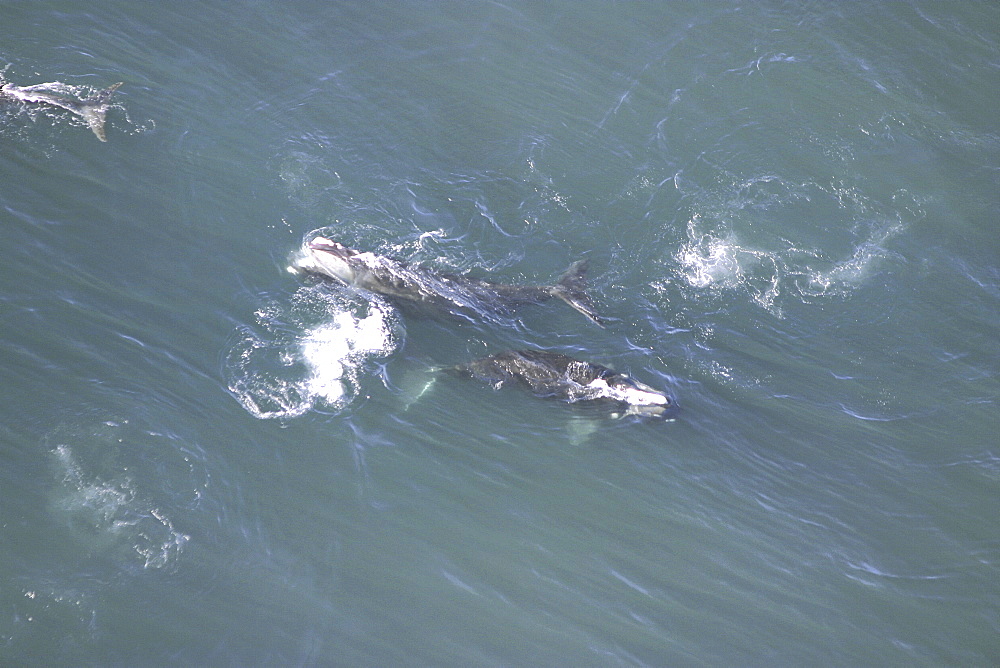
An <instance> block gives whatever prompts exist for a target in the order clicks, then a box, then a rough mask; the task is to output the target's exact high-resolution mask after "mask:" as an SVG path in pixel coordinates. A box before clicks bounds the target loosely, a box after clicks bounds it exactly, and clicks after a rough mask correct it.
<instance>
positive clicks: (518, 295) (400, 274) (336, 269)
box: [295, 237, 604, 327]
mask: <svg viewBox="0 0 1000 668" xmlns="http://www.w3.org/2000/svg"><path fill="white" fill-rule="evenodd" d="M303 251H304V253H303V256H302V257H301V258H300V259H299V260H297V261H296V263H295V267H296V268H298V269H302V270H304V271H309V272H313V273H316V274H321V275H323V276H327V277H330V278H334V279H336V280H338V281H341V282H343V283H345V284H347V285H353V286H356V287H359V288H364V289H365V290H371V291H372V292H378V293H380V294H383V295H386V296H388V297H391V298H395V299H401V300H406V301H412V302H420V303H424V304H430V305H435V306H443V307H445V308H459V309H472V310H478V311H482V310H484V309H485V310H496V309H497V308H505V307H507V306H510V305H517V304H522V303H539V302H543V301H546V300H548V299H551V298H552V297H558V298H559V299H561V300H563V301H564V302H566V303H567V304H569V305H570V306H572V307H573V308H574V309H576V310H577V311H579V312H580V313H582V314H583V315H585V316H587V317H588V318H589V319H590V320H592V321H593V322H595V323H597V324H598V325H600V326H602V327H603V326H604V325H603V324H602V323H601V319H600V317H599V316H598V315H597V313H596V311H595V310H594V307H593V304H592V302H591V301H590V297H589V296H588V295H587V293H586V292H585V290H584V280H585V276H586V272H587V261H586V260H580V261H578V262H576V263H574V264H573V265H572V266H571V267H570V268H569V269H568V270H567V271H566V273H565V274H563V276H562V278H560V279H559V282H558V283H556V285H545V286H530V285H504V284H501V283H492V282H490V281H481V280H476V279H473V278H467V277H465V276H457V275H454V274H443V273H438V272H435V271H433V270H430V269H427V268H424V267H420V266H419V265H411V264H407V263H405V262H401V261H399V260H394V259H392V258H388V257H384V256H381V255H375V254H374V253H363V252H360V251H357V250H354V249H352V248H348V247H347V246H344V245H343V244H340V243H338V242H336V241H333V240H331V239H327V238H325V237H315V238H314V239H312V240H311V241H309V242H308V243H306V244H305V246H304V248H303Z"/></svg>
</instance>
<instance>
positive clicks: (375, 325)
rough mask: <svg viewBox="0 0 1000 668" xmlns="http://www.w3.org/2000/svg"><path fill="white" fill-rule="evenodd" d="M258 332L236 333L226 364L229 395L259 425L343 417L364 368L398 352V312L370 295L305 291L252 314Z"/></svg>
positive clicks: (247, 329)
mask: <svg viewBox="0 0 1000 668" xmlns="http://www.w3.org/2000/svg"><path fill="white" fill-rule="evenodd" d="M257 321H258V323H259V325H260V326H261V328H262V330H263V331H262V332H258V331H255V330H252V329H250V328H244V329H241V330H240V331H239V332H238V333H237V341H236V343H235V344H234V345H233V347H232V348H231V350H230V352H229V354H228V356H227V359H226V374H227V379H228V386H229V390H230V391H231V392H232V393H233V396H235V397H236V399H237V400H238V401H239V402H240V404H242V405H243V407H244V408H245V409H246V410H247V411H248V412H249V413H250V414H251V415H253V416H254V417H256V418H259V419H262V420H263V419H272V418H293V417H297V416H300V415H304V414H305V413H307V412H309V411H310V410H313V409H315V408H317V407H322V408H325V409H327V410H333V411H341V410H343V409H344V408H346V407H347V406H348V405H349V404H350V403H351V401H353V400H354V399H355V398H356V397H357V395H358V394H359V393H360V390H361V386H362V376H363V373H364V370H365V365H366V364H367V363H369V362H370V361H371V360H374V359H378V358H382V357H386V356H388V355H390V354H391V353H392V352H394V351H395V350H396V348H397V347H398V346H399V342H400V338H401V326H400V323H399V320H398V318H397V316H396V313H395V311H394V310H393V309H392V307H390V306H389V305H388V304H387V303H386V302H384V301H383V300H381V299H380V298H378V297H375V296H372V295H364V296H362V295H361V294H359V293H357V292H354V291H351V290H348V289H343V290H330V289H328V288H323V287H304V288H300V289H299V291H298V292H297V293H296V294H295V296H294V297H293V298H292V301H291V304H290V305H289V306H285V305H282V304H279V303H277V302H272V303H271V304H269V305H268V306H266V307H264V308H262V309H260V310H259V311H258V312H257Z"/></svg>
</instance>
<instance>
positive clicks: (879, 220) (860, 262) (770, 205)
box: [674, 177, 923, 317]
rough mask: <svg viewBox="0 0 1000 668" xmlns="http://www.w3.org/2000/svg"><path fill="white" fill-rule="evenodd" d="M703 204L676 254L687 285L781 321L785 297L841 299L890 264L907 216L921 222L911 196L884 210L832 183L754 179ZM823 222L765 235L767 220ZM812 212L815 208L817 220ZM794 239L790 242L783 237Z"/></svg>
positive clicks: (709, 194) (710, 194)
mask: <svg viewBox="0 0 1000 668" xmlns="http://www.w3.org/2000/svg"><path fill="white" fill-rule="evenodd" d="M699 195H700V196H701V197H702V198H704V205H703V206H699V207H698V209H699V211H698V212H695V213H693V214H692V216H691V217H690V219H689V220H688V223H687V240H686V241H685V242H684V243H683V244H682V245H681V246H680V247H679V248H678V250H677V251H676V252H675V254H674V260H675V261H676V262H677V264H678V266H679V268H680V272H681V277H682V278H683V280H684V281H685V282H686V283H688V284H689V285H690V286H692V287H694V288H699V289H702V288H704V289H711V290H716V291H735V292H743V293H745V294H746V295H747V296H748V297H749V298H750V299H751V300H752V301H753V302H754V303H755V304H757V305H758V306H761V307H762V308H764V309H766V310H768V311H769V312H771V313H772V314H774V315H776V316H779V317H780V316H781V315H782V310H783V304H785V303H787V300H788V299H789V298H791V299H799V300H802V301H809V300H811V299H813V298H817V297H823V296H827V297H833V296H845V295H847V294H850V293H851V292H853V291H854V290H855V289H857V288H858V287H859V286H861V285H863V284H864V283H865V281H867V280H868V279H869V278H870V277H871V276H872V275H873V273H874V272H875V271H876V270H877V269H879V268H880V267H882V266H884V265H885V261H886V260H888V259H890V258H892V257H895V254H894V253H892V252H891V250H889V246H890V243H891V241H892V239H893V238H894V237H896V236H897V235H899V234H901V233H903V232H905V230H906V229H907V227H908V223H907V220H906V219H905V218H904V216H903V213H901V211H903V212H905V213H906V217H907V218H909V217H913V218H914V219H915V218H919V217H920V216H922V215H923V213H922V210H921V207H920V204H919V202H917V201H916V200H914V198H913V197H912V196H910V195H909V193H906V192H903V191H900V192H899V193H896V195H895V196H894V200H895V199H898V200H900V201H901V202H902V204H903V205H904V206H900V202H894V205H895V207H894V208H893V209H891V210H887V211H884V212H883V211H882V210H881V209H882V207H879V206H878V205H877V204H876V203H874V202H871V201H868V200H867V199H866V198H865V197H864V196H863V195H862V194H861V193H859V192H858V191H857V190H856V189H852V188H846V187H843V186H840V185H837V184H831V185H828V186H820V185H817V184H813V183H806V184H798V185H796V184H791V185H790V184H788V183H785V182H784V181H782V180H781V179H778V178H777V177H760V178H757V179H750V180H748V181H745V182H742V183H739V184H734V186H733V187H732V189H731V190H730V189H723V191H722V192H701V193H699ZM803 206H805V209H803V211H802V213H803V215H817V216H820V215H823V214H824V213H825V214H826V215H829V216H830V218H829V219H822V218H819V219H817V220H815V221H812V222H811V223H810V224H809V225H802V226H801V227H800V228H792V229H785V230H782V231H780V233H779V231H778V230H769V229H768V226H769V223H770V218H772V217H773V218H780V217H785V218H787V217H788V216H789V215H790V213H791V212H792V211H795V212H798V209H800V208H802V207H803ZM810 207H815V208H816V211H815V214H813V212H812V211H811V209H810ZM702 209H703V211H701V210H702ZM793 234H794V235H798V237H800V238H789V235H793Z"/></svg>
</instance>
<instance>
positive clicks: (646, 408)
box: [588, 373, 677, 419]
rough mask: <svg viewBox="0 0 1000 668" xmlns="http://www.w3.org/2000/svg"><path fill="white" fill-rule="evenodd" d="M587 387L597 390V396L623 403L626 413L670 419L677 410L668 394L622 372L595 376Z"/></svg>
mask: <svg viewBox="0 0 1000 668" xmlns="http://www.w3.org/2000/svg"><path fill="white" fill-rule="evenodd" d="M588 387H591V388H594V389H596V390H598V391H599V396H601V397H603V398H606V399H611V400H613V401H618V402H620V403H622V404H625V406H626V407H627V408H626V410H625V414H626V415H639V416H642V417H655V418H662V419H670V418H672V417H673V416H674V414H675V413H676V412H677V406H676V405H675V403H674V400H673V399H672V398H671V397H670V395H668V394H666V393H665V392H661V391H659V390H656V389H653V388H652V387H650V386H649V385H646V384H645V383H640V382H639V381H637V380H635V379H633V378H630V377H629V376H626V375H625V374H623V373H611V374H608V375H604V376H601V377H598V378H595V379H594V380H593V381H591V382H590V383H589V385H588Z"/></svg>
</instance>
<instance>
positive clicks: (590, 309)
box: [551, 259, 604, 327]
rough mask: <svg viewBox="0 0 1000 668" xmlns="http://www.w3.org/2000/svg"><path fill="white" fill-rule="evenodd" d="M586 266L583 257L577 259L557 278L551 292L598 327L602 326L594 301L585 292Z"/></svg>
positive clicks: (586, 263)
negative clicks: (557, 280)
mask: <svg viewBox="0 0 1000 668" xmlns="http://www.w3.org/2000/svg"><path fill="white" fill-rule="evenodd" d="M588 266H589V262H588V261H587V260H585V259H584V260H577V261H576V262H574V263H573V264H572V265H570V267H569V269H567V270H566V273H565V274H563V275H562V278H560V279H559V282H558V283H557V284H556V285H554V286H552V288H551V294H552V295H553V296H555V297H558V298H559V299H561V300H563V301H564V302H566V303H567V304H569V305H570V306H572V307H573V308H575V309H576V310H577V311H579V312H580V313H582V314H584V315H585V316H587V317H588V318H590V319H591V320H592V321H593V322H594V323H595V324H597V325H598V326H599V327H604V323H603V322H601V317H600V316H599V315H597V311H596V310H595V309H594V302H593V301H591V299H590V295H588V294H587V285H586V283H587V268H588Z"/></svg>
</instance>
